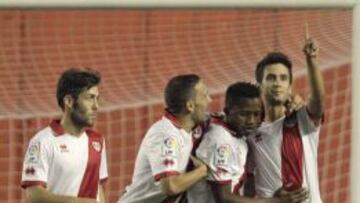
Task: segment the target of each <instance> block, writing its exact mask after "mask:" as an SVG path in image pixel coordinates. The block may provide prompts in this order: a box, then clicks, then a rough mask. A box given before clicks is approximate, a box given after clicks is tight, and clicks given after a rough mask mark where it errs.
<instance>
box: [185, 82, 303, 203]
mask: <svg viewBox="0 0 360 203" xmlns="http://www.w3.org/2000/svg"><path fill="white" fill-rule="evenodd" d="M224 112H225V115H226V118H225V119H224V120H222V119H217V118H213V119H212V120H211V121H210V126H209V127H208V129H207V131H206V133H205V134H204V135H203V139H202V141H201V143H200V145H199V147H198V148H197V150H196V156H197V157H198V158H199V159H201V160H202V161H204V162H205V163H206V164H207V165H208V167H209V170H210V173H209V175H208V176H207V178H206V179H207V181H208V182H209V184H206V183H205V184H204V181H201V182H200V183H198V184H196V186H195V187H194V188H192V189H191V190H190V191H188V198H189V202H190V203H212V202H214V203H215V202H216V203H220V202H224V203H259V202H262V203H292V202H299V203H300V202H301V201H303V200H305V199H306V198H307V192H306V191H305V190H303V189H299V190H298V191H295V192H293V193H288V194H286V195H283V196H281V197H275V198H249V197H244V194H243V192H242V191H243V181H244V180H245V179H246V171H245V168H246V167H245V164H246V159H247V154H248V146H247V143H246V137H247V136H248V135H249V134H251V133H253V131H254V130H256V128H257V127H259V126H260V123H261V122H262V119H263V105H262V101H261V94H260V89H259V88H258V87H257V86H255V85H253V84H251V83H245V82H237V83H234V84H232V85H230V86H229V88H228V89H227V91H226V99H225V109H224Z"/></svg>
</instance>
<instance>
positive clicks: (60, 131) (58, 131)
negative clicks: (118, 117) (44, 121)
mask: <svg viewBox="0 0 360 203" xmlns="http://www.w3.org/2000/svg"><path fill="white" fill-rule="evenodd" d="M49 126H50V128H51V130H52V131H53V132H54V135H55V136H61V135H64V134H65V130H64V128H63V127H62V126H61V125H60V119H55V120H52V121H51V122H50V124H49ZM85 132H86V133H91V134H98V133H96V132H95V131H93V130H92V129H90V128H86V129H85Z"/></svg>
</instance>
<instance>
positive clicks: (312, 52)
mask: <svg viewBox="0 0 360 203" xmlns="http://www.w3.org/2000/svg"><path fill="white" fill-rule="evenodd" d="M303 52H304V54H305V56H306V57H309V58H316V56H317V55H318V52H319V45H318V43H317V42H316V41H315V40H313V39H312V38H311V37H309V31H308V28H307V24H306V25H305V45H304V48H303Z"/></svg>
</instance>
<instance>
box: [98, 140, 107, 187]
mask: <svg viewBox="0 0 360 203" xmlns="http://www.w3.org/2000/svg"><path fill="white" fill-rule="evenodd" d="M99 173H100V174H99V175H100V176H99V177H100V183H103V182H104V181H106V180H107V178H108V169H107V158H106V144H105V139H103V149H102V151H101V162H100V171H99Z"/></svg>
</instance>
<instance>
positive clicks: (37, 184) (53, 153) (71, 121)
mask: <svg viewBox="0 0 360 203" xmlns="http://www.w3.org/2000/svg"><path fill="white" fill-rule="evenodd" d="M100 80H101V76H100V74H99V73H98V72H95V71H92V70H89V69H84V70H83V69H69V70H67V71H65V72H64V73H63V74H62V75H61V77H60V79H59V81H58V86H57V94H56V96H57V102H58V104H59V106H60V107H61V109H62V110H63V114H62V116H61V119H60V120H53V121H52V122H51V123H50V125H49V126H48V127H46V128H44V129H43V130H41V131H39V132H38V133H37V134H36V135H35V136H34V137H33V138H32V139H31V141H30V144H29V146H28V149H27V152H26V155H25V159H24V163H23V171H22V183H21V186H22V187H23V188H25V189H26V197H27V199H28V200H29V201H30V202H33V203H37V202H56V203H69V202H73V203H95V202H101V203H104V202H105V198H104V194H103V189H102V183H103V182H104V181H105V180H106V179H107V176H108V173H107V164H106V152H105V141H104V138H103V137H102V135H101V134H99V133H97V132H95V131H93V130H91V129H90V128H89V127H91V126H93V124H94V122H95V119H96V113H97V111H98V107H99V104H98V100H99V89H98V85H99V83H100Z"/></svg>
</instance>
